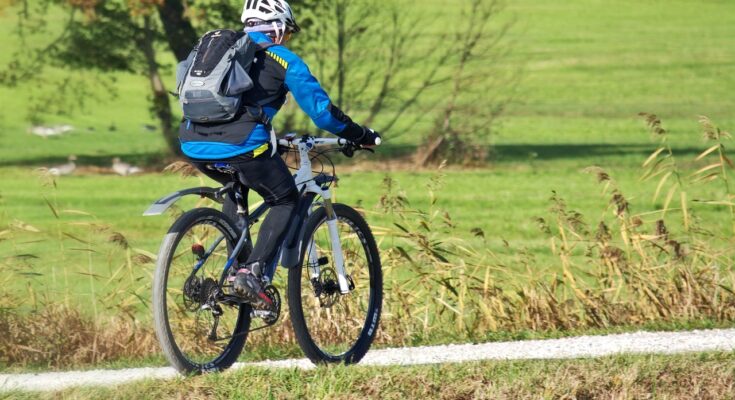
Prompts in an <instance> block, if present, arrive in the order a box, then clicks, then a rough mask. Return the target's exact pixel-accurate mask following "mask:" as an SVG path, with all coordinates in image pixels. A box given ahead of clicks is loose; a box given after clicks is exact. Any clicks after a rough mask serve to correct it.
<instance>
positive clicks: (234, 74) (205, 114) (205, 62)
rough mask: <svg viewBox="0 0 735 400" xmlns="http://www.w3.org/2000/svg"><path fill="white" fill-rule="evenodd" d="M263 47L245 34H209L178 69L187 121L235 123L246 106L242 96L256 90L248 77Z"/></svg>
mask: <svg viewBox="0 0 735 400" xmlns="http://www.w3.org/2000/svg"><path fill="white" fill-rule="evenodd" d="M270 46H272V44H265V45H259V44H256V43H255V42H253V41H252V40H250V37H249V36H248V35H247V34H245V33H244V32H235V31H232V30H227V29H220V30H215V31H210V32H207V33H206V34H205V35H204V36H203V37H202V38H201V39H200V40H199V44H198V45H197V46H196V47H195V48H194V50H192V52H191V53H190V54H189V57H188V58H187V59H186V60H185V61H183V62H181V63H180V64H179V66H178V68H177V70H176V86H177V88H178V89H177V93H178V95H179V103H180V104H181V107H182V109H183V110H184V118H185V119H187V120H189V121H192V122H198V123H220V122H228V121H231V120H232V119H233V118H234V117H235V114H237V112H238V111H239V110H240V108H241V107H242V94H243V93H245V92H247V91H248V90H250V89H251V88H252V87H253V80H252V79H251V78H250V76H249V75H248V71H249V70H250V67H251V66H252V63H253V60H254V58H255V53H256V51H259V50H263V49H266V48H268V47H270Z"/></svg>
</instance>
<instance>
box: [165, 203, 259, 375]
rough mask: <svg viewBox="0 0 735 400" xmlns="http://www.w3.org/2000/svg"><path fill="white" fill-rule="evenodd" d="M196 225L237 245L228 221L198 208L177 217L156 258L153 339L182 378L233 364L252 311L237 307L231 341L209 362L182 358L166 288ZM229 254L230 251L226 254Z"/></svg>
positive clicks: (232, 223)
mask: <svg viewBox="0 0 735 400" xmlns="http://www.w3.org/2000/svg"><path fill="white" fill-rule="evenodd" d="M198 224H209V225H212V226H215V227H216V228H218V229H219V230H220V231H221V232H222V233H223V234H224V236H225V240H226V241H227V245H228V247H229V248H233V247H234V243H236V242H237V239H238V235H239V234H238V232H237V229H235V227H236V226H237V224H235V223H234V222H233V221H232V220H231V219H230V218H229V217H227V216H226V215H225V214H223V213H222V212H220V211H217V210H214V209H211V208H199V209H194V210H191V211H189V212H186V213H185V214H183V215H182V216H181V217H179V218H178V219H177V220H176V222H175V223H174V224H173V225H172V226H171V228H170V229H169V231H168V233H167V234H166V236H165V238H164V240H163V243H162V244H161V248H160V251H159V254H158V260H157V263H156V272H155V275H154V283H153V317H154V326H155V331H156V335H157V336H158V340H159V342H160V345H161V349H162V351H163V354H164V355H165V356H166V358H167V359H168V361H169V362H170V363H171V365H172V366H173V367H174V368H175V369H176V370H178V371H179V372H181V373H182V374H185V375H196V374H201V373H203V372H217V371H222V370H225V369H227V368H229V367H230V366H232V364H234V363H235V361H237V359H238V357H239V356H240V354H241V353H242V350H243V348H244V347H245V342H246V341H247V336H248V332H249V329H250V322H251V317H250V311H251V308H250V307H249V306H246V305H241V306H239V311H238V315H237V322H236V323H235V330H234V331H233V333H232V337H231V338H229V342H228V344H227V345H226V346H225V347H224V349H223V351H222V353H221V354H220V355H219V356H218V357H216V358H215V359H214V360H212V361H211V362H207V363H196V362H193V361H192V360H190V359H189V358H188V357H187V356H185V355H184V354H183V352H182V350H181V348H180V346H179V344H178V343H177V342H176V339H175V337H174V333H173V332H172V329H171V325H170V321H169V313H168V308H167V306H168V305H167V301H168V299H167V284H168V280H169V273H170V268H171V263H172V259H173V257H174V253H175V249H176V248H177V245H178V244H179V243H180V242H181V240H182V238H184V236H185V235H186V233H187V232H188V231H189V230H191V229H192V228H193V227H195V226H197V225H198ZM228 253H229V251H228Z"/></svg>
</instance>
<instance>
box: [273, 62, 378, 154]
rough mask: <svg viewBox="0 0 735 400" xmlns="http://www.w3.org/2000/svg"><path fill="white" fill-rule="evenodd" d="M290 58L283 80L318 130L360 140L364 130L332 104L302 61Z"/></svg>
mask: <svg viewBox="0 0 735 400" xmlns="http://www.w3.org/2000/svg"><path fill="white" fill-rule="evenodd" d="M290 58H291V60H290V61H291V62H289V64H288V69H287V70H286V82H285V83H286V86H287V87H288V89H289V90H290V91H291V94H293V97H294V99H295V100H296V102H297V103H298V104H299V107H301V109H302V110H304V112H305V113H306V114H307V115H309V117H310V118H311V120H312V121H314V124H316V126H317V127H319V129H323V130H325V131H328V132H331V133H333V134H335V135H337V136H339V137H342V138H345V139H347V140H350V141H353V142H358V143H359V142H360V141H361V140H362V139H363V138H364V136H365V129H363V127H362V126H360V125H358V124H356V123H354V122H353V121H352V119H351V118H350V117H349V116H347V115H346V114H345V113H344V112H342V110H340V109H339V108H338V107H337V106H335V105H334V104H332V101H331V100H330V99H329V95H327V93H326V92H325V91H324V89H322V87H321V85H320V84H319V81H317V79H316V78H315V77H314V75H312V74H311V72H310V71H309V67H308V66H307V65H306V63H305V62H304V61H303V60H301V59H300V58H298V57H295V56H293V57H290Z"/></svg>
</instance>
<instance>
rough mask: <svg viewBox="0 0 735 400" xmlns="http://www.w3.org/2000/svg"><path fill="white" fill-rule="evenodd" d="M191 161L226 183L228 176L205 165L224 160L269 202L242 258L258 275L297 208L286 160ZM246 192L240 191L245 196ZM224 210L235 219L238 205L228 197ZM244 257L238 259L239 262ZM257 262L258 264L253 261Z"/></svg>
mask: <svg viewBox="0 0 735 400" xmlns="http://www.w3.org/2000/svg"><path fill="white" fill-rule="evenodd" d="M189 161H190V162H191V163H192V165H194V166H195V167H196V168H197V169H199V170H200V171H202V172H203V173H204V174H205V175H207V176H208V177H210V178H212V179H214V180H215V181H217V182H219V183H221V184H223V185H225V184H227V183H229V182H231V177H230V175H228V174H224V173H222V172H219V171H213V170H209V169H207V168H206V166H207V164H211V163H213V162H225V163H228V164H230V165H232V166H233V167H234V168H236V169H237V170H238V171H240V179H241V180H242V183H243V185H245V186H246V187H247V188H248V189H252V190H254V191H255V192H257V193H258V194H259V195H260V196H261V197H263V200H265V203H266V204H268V206H270V211H269V212H268V215H267V216H266V217H265V220H263V223H262V225H261V226H260V232H259V233H258V240H257V241H256V242H255V247H254V248H253V251H252V253H250V257H248V259H247V260H245V264H247V265H249V266H250V267H251V268H252V270H253V272H254V273H255V274H256V275H257V276H261V274H262V272H263V271H262V267H263V266H265V265H267V264H268V263H270V262H272V261H273V259H274V258H275V257H276V252H277V251H278V245H279V244H280V243H281V241H283V239H284V236H285V235H286V232H287V229H288V225H289V222H290V221H291V219H292V217H293V213H294V211H295V210H296V203H297V202H298V199H299V194H298V190H297V189H296V183H295V182H294V178H293V176H292V175H291V172H290V171H289V170H288V167H287V166H286V163H285V162H284V161H283V160H282V159H281V157H280V156H279V155H278V154H276V155H275V156H273V157H269V155H268V154H263V155H261V156H259V157H256V158H252V157H250V156H239V157H235V158H232V159H228V160H216V161H204V160H194V159H190V160H189ZM247 195H248V193H243V196H244V197H245V198H246V199H247ZM222 211H223V212H224V213H225V214H227V215H228V216H230V217H231V218H232V219H233V220H235V221H237V205H236V204H235V203H234V202H233V201H232V200H231V199H229V198H228V199H227V200H226V201H225V205H224V208H223V210H222ZM242 261H243V260H240V262H242ZM255 263H257V266H256V265H255Z"/></svg>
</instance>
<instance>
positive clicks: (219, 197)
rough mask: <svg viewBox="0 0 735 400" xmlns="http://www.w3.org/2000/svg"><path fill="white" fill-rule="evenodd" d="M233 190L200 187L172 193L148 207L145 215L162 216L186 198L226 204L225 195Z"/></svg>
mask: <svg viewBox="0 0 735 400" xmlns="http://www.w3.org/2000/svg"><path fill="white" fill-rule="evenodd" d="M228 189H229V190H231V188H228V187H224V188H211V187H198V188H192V189H185V190H179V191H178V192H175V193H171V194H170V195H168V196H166V197H164V198H162V199H160V200H158V201H156V202H155V203H153V204H151V206H150V207H148V210H146V212H144V213H143V216H145V217H151V216H156V215H162V214H163V213H165V212H166V210H168V209H169V208H171V206H173V205H174V204H176V202H177V201H179V200H180V199H181V198H182V197H185V196H199V197H205V198H208V199H210V200H214V201H216V202H217V203H224V195H225V194H226V193H227V192H228V191H229V190H228Z"/></svg>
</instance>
